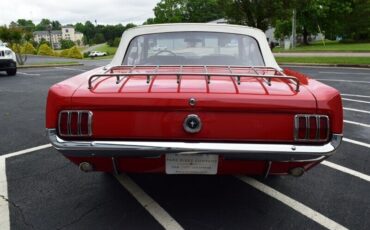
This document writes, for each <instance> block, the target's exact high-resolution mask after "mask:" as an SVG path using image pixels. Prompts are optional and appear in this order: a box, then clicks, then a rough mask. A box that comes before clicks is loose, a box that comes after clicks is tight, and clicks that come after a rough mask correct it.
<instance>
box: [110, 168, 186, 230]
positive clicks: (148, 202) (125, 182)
mask: <svg viewBox="0 0 370 230" xmlns="http://www.w3.org/2000/svg"><path fill="white" fill-rule="evenodd" d="M116 178H117V180H118V181H119V182H120V183H121V185H122V186H123V187H125V188H126V189H127V191H129V192H130V193H131V195H132V196H133V197H135V199H136V200H137V201H138V202H139V203H140V204H141V205H142V206H143V207H144V208H145V209H146V210H147V211H148V212H149V213H150V214H151V215H152V216H153V217H154V219H156V220H157V221H158V223H160V224H161V225H162V226H163V227H164V228H165V229H179V230H180V229H184V228H183V227H182V226H181V225H180V224H179V223H177V221H176V220H175V219H173V218H172V217H171V216H170V214H168V213H167V212H166V210H164V209H163V208H162V207H161V206H160V205H159V204H158V203H157V202H155V200H153V199H152V198H151V197H150V196H149V195H148V194H146V193H145V192H144V190H142V189H141V188H140V187H139V186H138V185H137V184H136V183H135V182H134V181H133V180H132V179H131V178H130V177H128V176H127V175H126V174H120V175H117V176H116Z"/></svg>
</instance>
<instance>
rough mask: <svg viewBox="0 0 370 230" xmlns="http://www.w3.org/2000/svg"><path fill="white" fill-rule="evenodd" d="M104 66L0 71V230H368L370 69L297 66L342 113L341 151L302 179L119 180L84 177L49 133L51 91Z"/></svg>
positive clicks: (104, 176)
mask: <svg viewBox="0 0 370 230" xmlns="http://www.w3.org/2000/svg"><path fill="white" fill-rule="evenodd" d="M99 64H100V63H99V62H94V64H93V65H84V66H78V67H76V66H74V67H70V68H69V67H59V68H58V67H56V68H39V69H22V70H19V72H18V74H17V76H14V77H8V76H6V75H5V74H3V73H1V72H0V118H1V119H0V135H1V136H0V155H1V156H0V229H8V228H9V226H10V228H11V229H163V228H168V229H171V228H172V229H181V228H184V229H325V228H327V229H345V228H349V229H369V228H370V218H369V217H370V195H369V194H370V176H369V175H370V69H352V68H328V67H326V68H324V67H322V68H318V67H315V68H314V67H292V68H293V69H295V70H299V71H301V72H303V73H306V74H309V75H311V76H312V77H313V78H316V79H319V80H321V81H323V82H325V83H326V84H329V85H331V86H333V87H335V88H337V89H339V90H340V92H341V94H342V97H343V106H344V109H345V110H344V119H345V127H344V135H345V138H346V139H345V141H344V142H343V144H342V145H341V147H340V149H339V151H338V152H337V153H336V154H335V155H334V156H332V157H331V158H329V159H328V160H327V161H325V162H324V163H323V164H321V165H318V166H317V167H316V168H314V169H313V170H311V171H309V172H308V173H306V174H305V175H304V176H303V177H300V178H294V177H290V176H287V177H272V178H268V179H266V180H264V179H262V178H250V177H244V176H240V177H235V176H166V175H122V176H120V177H117V178H116V177H114V176H110V175H107V174H104V173H82V172H80V171H79V169H78V167H76V166H75V165H73V164H71V163H70V162H68V161H67V160H66V159H65V158H64V157H63V156H61V155H60V154H59V153H58V152H57V151H55V150H54V149H53V148H50V145H48V143H49V142H48V140H47V138H46V137H45V135H44V113H45V111H44V110H45V103H46V96H47V90H48V88H49V87H50V86H51V85H53V84H54V83H56V82H59V81H61V80H64V79H66V78H69V77H71V76H73V75H76V74H78V73H81V72H83V71H85V70H89V69H92V68H94V67H95V65H99ZM101 64H103V62H102V63H101ZM34 147H37V148H36V149H33V148H34Z"/></svg>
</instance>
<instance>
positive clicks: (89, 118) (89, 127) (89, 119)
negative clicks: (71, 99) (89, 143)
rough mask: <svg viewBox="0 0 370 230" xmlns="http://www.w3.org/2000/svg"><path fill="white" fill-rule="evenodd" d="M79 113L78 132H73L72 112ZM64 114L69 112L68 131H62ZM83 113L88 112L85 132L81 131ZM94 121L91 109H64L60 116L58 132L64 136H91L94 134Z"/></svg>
mask: <svg viewBox="0 0 370 230" xmlns="http://www.w3.org/2000/svg"><path fill="white" fill-rule="evenodd" d="M73 113H77V134H72V131H71V125H72V124H71V118H72V114H73ZM63 114H67V133H62V132H61V118H62V115H63ZM82 114H87V133H86V134H84V133H82V131H81V117H82ZM92 121H93V112H91V111H89V110H62V111H60V112H59V116H58V133H59V135H60V136H62V137H90V136H92Z"/></svg>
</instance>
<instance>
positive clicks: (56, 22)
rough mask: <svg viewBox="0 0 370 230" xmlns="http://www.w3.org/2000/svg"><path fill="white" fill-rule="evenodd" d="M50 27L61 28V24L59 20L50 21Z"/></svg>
mask: <svg viewBox="0 0 370 230" xmlns="http://www.w3.org/2000/svg"><path fill="white" fill-rule="evenodd" d="M50 24H51V28H52V30H61V29H62V25H61V24H60V22H59V21H51V23H50Z"/></svg>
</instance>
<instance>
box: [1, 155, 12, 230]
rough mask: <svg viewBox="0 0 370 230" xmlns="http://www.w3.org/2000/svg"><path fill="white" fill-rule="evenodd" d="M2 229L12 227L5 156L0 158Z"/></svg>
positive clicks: (6, 229)
mask: <svg viewBox="0 0 370 230" xmlns="http://www.w3.org/2000/svg"><path fill="white" fill-rule="evenodd" d="M0 229H4V230H8V229H10V217H9V204H8V184H7V180H6V168H5V158H0Z"/></svg>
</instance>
